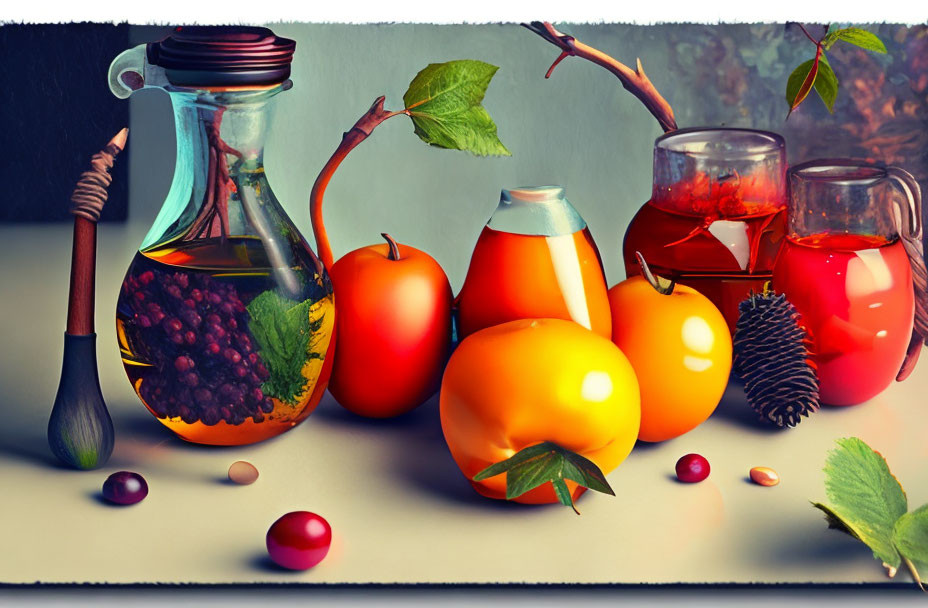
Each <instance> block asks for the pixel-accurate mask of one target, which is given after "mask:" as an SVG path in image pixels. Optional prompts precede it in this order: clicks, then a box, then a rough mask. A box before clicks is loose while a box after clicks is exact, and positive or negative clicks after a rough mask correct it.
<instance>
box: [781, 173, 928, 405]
mask: <svg viewBox="0 0 928 608" xmlns="http://www.w3.org/2000/svg"><path fill="white" fill-rule="evenodd" d="M789 186H790V204H789V212H788V216H789V219H788V234H787V237H786V241H785V244H784V246H783V249H782V251H781V252H780V257H779V259H778V261H777V263H776V266H775V268H774V274H773V288H774V290H775V291H777V292H780V293H784V294H786V297H787V299H788V300H789V301H790V302H792V304H793V305H794V306H795V307H796V309H797V310H798V312H799V314H800V318H801V323H802V325H804V326H805V328H806V330H807V331H808V334H809V338H810V344H811V351H812V354H813V357H814V361H815V365H816V369H817V373H818V377H819V383H820V387H819V390H820V395H821V400H822V402H823V403H827V404H830V405H854V404H858V403H862V402H864V401H867V400H868V399H870V398H872V397H874V396H875V395H877V394H878V393H880V392H882V391H883V390H884V389H885V388H887V387H888V386H889V385H890V384H891V383H892V381H893V379H894V378H895V377H896V375H897V374H898V373H899V370H900V367H901V366H902V363H903V360H904V359H905V356H906V351H907V348H908V345H909V341H910V339H911V337H912V325H913V318H914V312H915V290H914V288H913V283H912V267H911V264H910V259H909V255H908V254H907V251H906V248H905V247H904V243H905V241H906V240H907V239H908V240H910V241H916V242H917V241H920V237H921V197H920V194H919V189H918V184H917V183H916V182H915V180H914V178H912V176H911V175H910V174H908V173H906V172H905V171H903V170H901V169H896V168H886V167H882V166H878V165H874V164H868V163H862V162H855V161H850V160H815V161H810V162H806V163H802V164H800V165H796V166H794V167H792V168H791V169H790V171H789Z"/></svg>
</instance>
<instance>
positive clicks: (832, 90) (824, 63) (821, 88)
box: [815, 53, 838, 114]
mask: <svg viewBox="0 0 928 608" xmlns="http://www.w3.org/2000/svg"><path fill="white" fill-rule="evenodd" d="M815 92H816V93H818V96H819V97H820V98H821V99H822V101H824V102H825V107H826V108H828V111H829V112H830V113H832V114H834V112H835V100H836V99H837V98H838V77H837V76H835V73H834V70H832V69H831V66H830V65H829V64H828V58H827V57H826V56H825V53H822V59H821V61H819V66H818V76H817V77H816V78H815Z"/></svg>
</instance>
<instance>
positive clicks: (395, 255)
mask: <svg viewBox="0 0 928 608" xmlns="http://www.w3.org/2000/svg"><path fill="white" fill-rule="evenodd" d="M380 236H382V237H383V238H385V239H386V240H387V243H388V244H389V245H390V254H389V255H388V257H389V258H390V259H391V260H393V261H394V262H395V261H397V260H399V259H400V247H399V245H397V244H396V241H394V240H393V237H392V236H390V235H389V234H387V233H386V232H381V233H380Z"/></svg>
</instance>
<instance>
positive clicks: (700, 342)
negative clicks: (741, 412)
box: [609, 258, 732, 441]
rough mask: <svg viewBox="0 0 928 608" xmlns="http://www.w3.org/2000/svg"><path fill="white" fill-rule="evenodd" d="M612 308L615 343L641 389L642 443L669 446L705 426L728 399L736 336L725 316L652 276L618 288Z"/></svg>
mask: <svg viewBox="0 0 928 608" xmlns="http://www.w3.org/2000/svg"><path fill="white" fill-rule="evenodd" d="M639 260H640V258H639ZM645 268H646V267H645ZM646 275H648V276H650V271H647V272H646ZM652 281H653V282H652ZM663 292H669V293H663ZM609 304H610V306H611V307H612V341H613V342H615V344H616V346H618V347H619V348H620V349H621V350H622V352H623V353H625V356H626V357H628V360H629V361H630V362H631V364H632V367H634V368H635V374H636V375H637V377H638V384H639V385H640V387H641V430H640V432H639V435H638V438H639V439H641V440H643V441H664V440H665V439H671V438H673V437H677V436H679V435H682V434H684V433H687V432H689V431H691V430H693V429H694V428H696V427H697V426H699V425H700V424H702V423H703V422H704V421H705V420H706V419H707V418H708V417H709V416H710V415H711V414H712V412H713V411H715V408H716V406H718V404H719V401H720V400H721V399H722V394H723V393H724V392H725V387H726V386H727V385H728V376H729V373H730V372H731V355H732V343H731V333H730V332H729V330H728V325H727V323H726V321H725V318H724V317H723V316H722V313H721V312H719V309H718V308H716V307H715V305H714V304H713V303H712V302H711V301H710V300H709V299H708V298H707V297H705V296H704V295H702V294H701V293H699V292H697V291H696V290H695V289H693V288H691V287H687V286H686V285H673V284H671V285H669V286H662V285H661V284H659V283H658V281H657V279H655V278H654V277H653V276H650V279H648V278H645V277H644V276H636V277H632V278H630V279H626V280H625V281H622V282H621V283H619V284H618V285H615V286H614V287H612V289H610V290H609Z"/></svg>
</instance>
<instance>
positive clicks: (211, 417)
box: [200, 407, 219, 426]
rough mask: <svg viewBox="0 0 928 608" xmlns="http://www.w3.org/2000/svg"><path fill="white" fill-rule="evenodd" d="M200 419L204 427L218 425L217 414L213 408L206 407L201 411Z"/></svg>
mask: <svg viewBox="0 0 928 608" xmlns="http://www.w3.org/2000/svg"><path fill="white" fill-rule="evenodd" d="M200 419H201V420H202V421H203V424H205V425H206V426H213V425H216V424H219V412H218V411H217V410H216V408H214V407H208V408H206V409H204V410H203V415H202V416H201V418H200Z"/></svg>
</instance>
